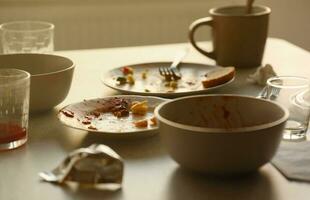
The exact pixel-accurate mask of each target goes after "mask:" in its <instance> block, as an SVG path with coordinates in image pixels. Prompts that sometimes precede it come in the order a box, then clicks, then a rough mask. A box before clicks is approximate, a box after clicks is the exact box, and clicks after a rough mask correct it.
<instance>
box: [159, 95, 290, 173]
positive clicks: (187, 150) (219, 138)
mask: <svg viewBox="0 0 310 200" xmlns="http://www.w3.org/2000/svg"><path fill="white" fill-rule="evenodd" d="M155 115H156V117H157V118H158V120H159V131H160V133H161V137H162V140H163V143H164V145H165V146H166V148H167V150H168V152H169V153H170V155H171V157H172V158H173V159H174V160H175V161H176V162H178V163H179V164H180V165H181V166H183V167H184V168H188V169H192V170H194V171H198V172H203V173H207V174H212V175H226V174H232V175H233V174H242V173H248V172H252V171H255V170H256V169H258V168H259V167H260V166H262V165H264V164H265V163H267V162H269V161H270V159H271V158H272V157H273V156H274V154H275V152H276V151H277V148H278V145H279V143H280V141H281V138H282V131H283V128H284V125H285V122H286V120H287V118H288V111H287V110H286V109H285V108H283V107H281V106H280V105H278V104H275V103H273V102H271V101H267V100H262V99H258V98H254V97H248V96H237V95H202V96H189V97H184V98H179V99H175V100H172V101H168V102H165V103H162V104H161V105H159V106H158V107H157V108H156V109H155Z"/></svg>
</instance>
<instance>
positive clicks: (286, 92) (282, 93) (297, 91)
mask: <svg viewBox="0 0 310 200" xmlns="http://www.w3.org/2000/svg"><path fill="white" fill-rule="evenodd" d="M309 83H310V81H309V80H308V79H307V78H305V77H296V76H276V77H272V78H269V79H268V80H267V94H266V98H267V99H269V100H272V101H275V102H277V103H279V104H281V105H283V106H284V107H286V108H287V109H288V110H289V119H288V121H287V122H286V126H285V129H284V133H283V139H285V140H294V141H298V140H305V139H306V133H307V129H308V124H309V117H310V106H309V103H308V102H307V101H306V100H305V98H303V97H304V94H306V91H307V90H308V89H309Z"/></svg>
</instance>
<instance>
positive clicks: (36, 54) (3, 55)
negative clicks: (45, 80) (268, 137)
mask: <svg viewBox="0 0 310 200" xmlns="http://www.w3.org/2000/svg"><path fill="white" fill-rule="evenodd" d="M10 56H43V57H58V58H62V59H65V60H67V61H69V62H70V65H68V67H66V68H65V69H61V70H56V71H53V72H47V73H40V74H31V73H30V72H29V73H30V77H38V76H47V75H51V74H57V73H61V72H64V71H67V70H70V69H72V68H75V63H74V61H73V60H71V59H70V58H67V57H64V56H60V55H54V54H40V53H13V54H2V55H0V58H1V57H10ZM14 68H16V67H14ZM17 68H18V67H17Z"/></svg>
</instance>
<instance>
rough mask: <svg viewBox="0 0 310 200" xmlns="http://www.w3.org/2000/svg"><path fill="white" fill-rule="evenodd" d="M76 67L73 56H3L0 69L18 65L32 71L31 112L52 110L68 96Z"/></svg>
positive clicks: (19, 67) (17, 66) (22, 68)
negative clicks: (70, 57) (69, 57)
mask: <svg viewBox="0 0 310 200" xmlns="http://www.w3.org/2000/svg"><path fill="white" fill-rule="evenodd" d="M74 67H75V65H74V63H73V62H72V61H71V60H70V59H68V58H65V57H61V56H56V55H48V54H7V55H0V68H17V69H21V70H25V71H27V72H29V73H30V74H31V80H30V81H31V83H30V112H40V111H45V110H49V109H51V108H53V107H54V106H56V105H58V104H59V103H61V102H62V101H63V100H64V99H65V98H66V96H67V94H68V92H69V90H70V86H71V82H72V76H73V71H74Z"/></svg>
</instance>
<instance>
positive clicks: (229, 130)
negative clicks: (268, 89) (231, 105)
mask: <svg viewBox="0 0 310 200" xmlns="http://www.w3.org/2000/svg"><path fill="white" fill-rule="evenodd" d="M214 96H216V97H218V96H221V97H222V96H223V97H241V98H249V99H256V100H258V101H265V102H268V103H270V104H274V105H275V106H277V107H278V108H280V109H281V110H283V112H284V114H283V116H282V117H281V118H280V119H278V120H276V121H273V122H270V123H265V124H261V125H255V126H248V127H241V128H206V127H199V126H192V125H186V124H181V123H178V122H174V121H171V120H168V119H166V118H164V117H162V116H161V115H160V114H159V112H160V110H161V109H162V108H163V107H164V106H165V105H167V104H170V103H173V102H176V101H181V100H183V99H190V98H200V97H214ZM154 113H155V117H156V118H157V119H158V120H159V121H160V122H161V121H162V122H164V123H165V124H168V125H170V126H172V127H176V128H179V129H183V130H188V131H191V132H193V131H194V132H197V133H209V134H212V133H213V134H214V133H247V132H252V131H257V130H262V129H266V128H270V127H274V126H276V125H279V124H281V123H283V122H285V121H286V120H287V119H288V117H289V111H288V109H287V108H285V107H283V106H282V105H280V104H278V103H276V102H272V101H270V100H266V99H261V98H257V97H252V96H249V95H234V94H208V95H193V96H187V97H180V98H176V99H173V100H170V101H166V102H163V103H161V104H160V105H158V106H157V107H156V108H155V110H154Z"/></svg>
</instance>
